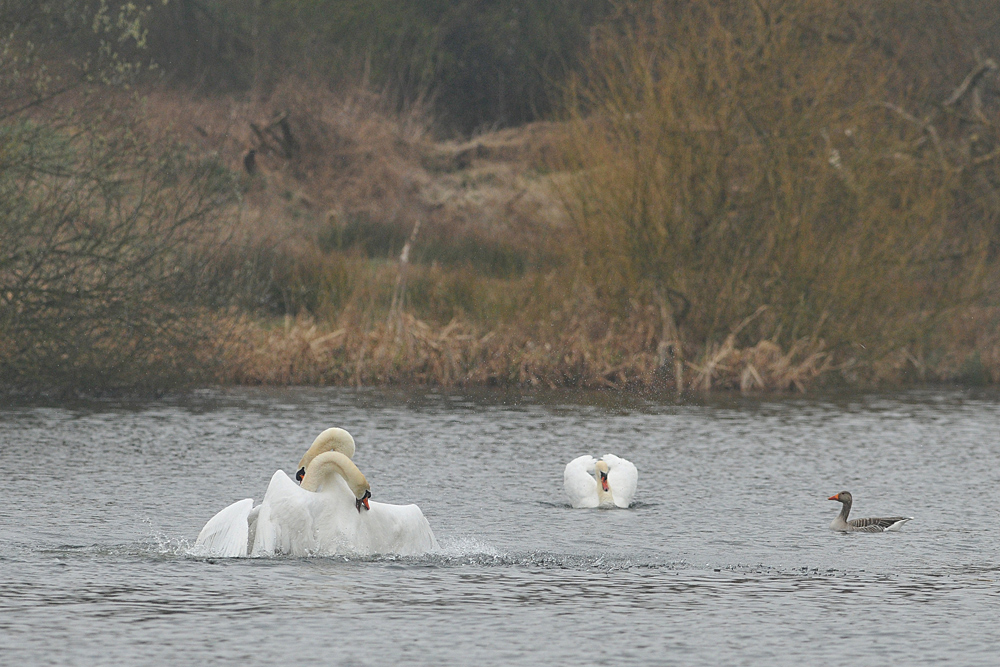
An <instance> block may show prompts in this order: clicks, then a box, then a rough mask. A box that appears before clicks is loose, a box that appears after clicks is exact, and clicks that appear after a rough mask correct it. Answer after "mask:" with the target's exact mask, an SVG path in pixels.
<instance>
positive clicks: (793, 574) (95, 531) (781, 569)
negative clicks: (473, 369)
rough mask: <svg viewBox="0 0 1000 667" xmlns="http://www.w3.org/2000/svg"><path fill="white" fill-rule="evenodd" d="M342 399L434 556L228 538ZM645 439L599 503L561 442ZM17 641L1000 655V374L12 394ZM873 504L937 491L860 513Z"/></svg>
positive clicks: (416, 652)
mask: <svg viewBox="0 0 1000 667" xmlns="http://www.w3.org/2000/svg"><path fill="white" fill-rule="evenodd" d="M331 425H341V426H344V427H346V428H348V429H349V430H350V431H351V432H352V433H353V434H354V435H355V438H356V439H357V442H358V453H357V455H356V457H355V460H356V461H357V462H358V464H359V466H360V467H361V469H362V470H363V471H364V472H365V473H366V475H367V476H368V478H369V480H371V482H372V487H373V493H374V494H375V497H376V499H378V500H383V501H386V502H399V503H402V502H416V503H418V504H420V506H421V507H422V508H423V510H424V512H425V514H426V515H427V516H428V519H429V520H430V522H431V525H432V526H433V527H434V529H435V532H436V534H437V535H438V538H439V540H440V541H441V543H442V547H443V550H442V553H439V554H434V555H432V556H428V557H426V558H419V559H399V558H370V559H346V558H306V559H292V558H274V559H236V560H225V559H200V558H193V557H190V556H188V555H187V552H188V549H189V547H190V544H191V542H193V540H194V537H195V536H196V535H197V533H198V530H199V529H200V528H201V526H202V524H203V523H204V522H205V521H206V520H207V519H208V518H209V517H210V516H211V515H212V514H213V513H214V512H215V511H217V510H218V509H220V508H221V507H223V506H224V505H226V504H228V503H229V502H232V501H234V500H237V499H240V498H244V497H248V496H253V497H255V498H256V499H257V500H259V499H260V498H261V496H262V495H263V492H264V489H265V487H266V485H267V481H268V479H269V478H270V476H271V473H273V472H274V470H275V469H277V468H284V469H285V470H286V471H287V470H290V469H291V467H292V466H293V465H294V464H295V463H296V462H297V461H298V459H299V457H300V456H301V453H302V451H303V449H304V448H305V447H306V446H307V445H308V443H309V442H310V441H311V440H312V438H313V437H314V436H315V434H316V433H318V432H319V431H320V430H321V429H322V428H325V427H327V426H331ZM605 451H613V452H616V453H618V454H620V455H622V456H625V457H626V458H629V459H630V460H632V461H633V462H635V463H636V465H637V466H638V468H639V473H640V476H639V491H638V494H637V501H638V502H637V504H636V506H635V507H634V508H632V509H630V510H627V511H585V510H572V509H570V508H569V507H568V505H567V504H566V503H565V501H564V500H563V498H562V490H561V484H562V482H561V477H562V466H563V465H564V464H565V463H566V462H567V461H568V460H569V459H570V458H572V457H573V456H575V455H577V454H580V453H584V452H590V453H594V454H598V453H603V452H605ZM0 463H2V470H3V471H4V474H3V476H2V477H0V655H3V656H4V662H5V663H7V664H18V663H23V664H108V663H114V662H126V663H136V662H141V663H146V664H173V663H177V662H181V663H190V662H194V661H208V662H211V663H230V662H234V661H241V662H246V663H250V664H264V663H281V664H284V663H293V662H303V663H306V662H317V661H320V662H321V663H323V664H343V665H381V664H435V665H436V664H505V665H511V664H531V665H534V664H567V663H570V662H573V663H578V662H591V663H594V664H598V665H602V664H608V665H621V664H667V665H670V664H677V665H688V664H693V665H717V664H761V665H764V664H766V665H777V664H784V665H801V664H817V663H819V662H820V661H833V660H837V661H841V662H846V661H849V662H851V663H852V664H861V665H865V664H872V665H875V664H927V663H932V662H941V661H946V660H947V661H950V662H954V663H956V664H963V665H975V664H983V665H987V664H995V663H996V656H995V652H994V648H993V647H994V646H995V645H997V643H998V640H1000V629H998V628H997V623H996V618H997V614H996V610H997V605H998V603H1000V599H998V598H1000V583H998V582H1000V565H998V563H1000V558H998V557H1000V539H998V538H997V531H996V526H997V518H998V516H997V509H996V508H997V502H998V500H1000V493H998V484H997V482H998V481H1000V480H998V478H1000V466H998V464H1000V400H998V397H997V395H995V394H991V393H978V394H974V393H969V392H963V391H957V390H955V391H922V392H910V393H905V394H900V395H869V396H861V397H858V396H847V395H844V396H837V395H829V396H821V397H807V398H801V397H794V398H784V399H753V398H742V397H724V398H721V399H711V400H705V401H702V402H698V403H688V404H684V405H675V404H672V403H670V402H662V401H657V400H647V399H640V398H636V397H623V396H620V395H614V394H598V393H570V392H548V393H538V394H532V395H529V396H519V395H515V394H504V393H497V392H473V393H465V394H457V393H454V394H453V393H441V392H404V391H373V390H361V391H344V390H307V389H301V390H276V391H267V390H239V391H226V392H200V393H198V394H196V395H194V396H190V397H185V398H177V399H165V400H158V401H149V402H131V403H130V402H110V401H109V402H98V403H83V404H72V405H63V404H49V405H42V404H37V403H36V404H27V405H13V406H7V407H5V408H0ZM842 489H848V490H851V491H852V492H853V493H854V496H855V499H856V502H855V507H856V510H855V512H856V513H857V515H858V516H860V515H865V514H879V513H893V514H897V513H898V514H905V515H912V516H915V517H916V519H915V520H914V521H912V522H911V523H910V524H908V525H907V526H906V528H905V529H904V530H903V531H902V532H899V533H894V534H886V535H840V534H835V533H831V532H829V531H828V530H827V529H826V526H827V525H828V524H829V522H830V520H831V519H832V518H833V516H834V514H835V513H836V511H837V509H838V508H839V506H838V505H836V503H831V502H828V501H826V500H825V499H826V497H827V496H829V495H831V494H833V493H835V492H837V491H840V490H842Z"/></svg>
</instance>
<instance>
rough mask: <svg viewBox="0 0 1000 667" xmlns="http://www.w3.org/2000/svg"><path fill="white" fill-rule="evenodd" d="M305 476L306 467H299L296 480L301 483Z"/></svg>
mask: <svg viewBox="0 0 1000 667" xmlns="http://www.w3.org/2000/svg"><path fill="white" fill-rule="evenodd" d="M305 476H306V469H305V468H299V471H298V472H297V473H295V481H296V482H298V483H299V484H301V483H302V478H303V477H305Z"/></svg>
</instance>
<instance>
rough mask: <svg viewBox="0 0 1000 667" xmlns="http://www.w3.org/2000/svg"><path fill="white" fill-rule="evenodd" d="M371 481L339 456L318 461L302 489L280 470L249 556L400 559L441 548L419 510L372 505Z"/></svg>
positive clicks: (269, 489)
mask: <svg viewBox="0 0 1000 667" xmlns="http://www.w3.org/2000/svg"><path fill="white" fill-rule="evenodd" d="M370 497H371V490H370V488H369V486H368V480H366V479H365V476H364V475H363V474H361V471H360V470H358V467H357V466H356V465H354V463H353V462H352V461H351V460H350V459H349V458H347V457H346V456H344V455H343V454H341V453H339V452H326V453H324V454H320V455H318V456H316V457H315V458H314V459H313V460H312V462H311V463H310V464H309V466H308V467H307V468H306V474H305V477H304V478H303V479H302V486H296V485H295V483H294V482H292V481H291V480H290V479H289V478H288V477H287V476H286V475H285V474H284V473H283V472H281V471H280V470H279V471H278V472H276V473H274V476H273V477H272V478H271V484H270V485H269V486H268V487H267V494H266V495H265V496H264V502H262V503H261V505H260V512H259V515H258V518H257V530H256V536H255V538H254V542H253V549H252V551H251V554H252V555H254V556H257V555H272V554H287V555H291V556H307V555H332V554H357V555H372V554H399V555H403V556H413V555H418V554H423V553H427V552H428V551H433V550H436V549H437V548H438V544H437V540H435V539H434V533H433V532H432V531H431V527H430V524H428V523H427V519H426V518H425V517H424V514H423V512H421V511H420V508H419V507H417V506H416V505H389V504H386V503H377V502H369V500H368V498H370Z"/></svg>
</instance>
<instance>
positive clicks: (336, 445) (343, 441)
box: [296, 428, 354, 470]
mask: <svg viewBox="0 0 1000 667" xmlns="http://www.w3.org/2000/svg"><path fill="white" fill-rule="evenodd" d="M325 452H340V453H341V454H343V455H344V456H346V457H347V458H349V459H350V458H354V438H353V437H351V434H350V433H348V432H347V431H345V430H344V429H342V428H328V429H326V430H325V431H323V432H322V433H320V434H319V435H317V436H316V439H315V440H313V443H312V445H310V446H309V449H307V450H306V453H305V454H303V455H302V460H300V461H299V465H298V467H297V468H296V470H302V469H303V468H308V467H309V464H310V463H312V462H313V459H315V458H316V457H317V456H319V455H320V454H323V453H325Z"/></svg>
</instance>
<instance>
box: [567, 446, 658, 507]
mask: <svg viewBox="0 0 1000 667" xmlns="http://www.w3.org/2000/svg"><path fill="white" fill-rule="evenodd" d="M638 479H639V472H638V471H637V470H636V469H635V466H634V465H633V464H632V462H631V461H626V460H625V459H623V458H620V457H618V456H615V455H614V454H605V455H604V456H603V457H602V459H601V460H600V461H598V460H597V459H595V458H594V457H593V456H590V455H589V454H584V455H583V456H578V457H576V458H575V459H573V460H572V461H570V462H569V463H567V464H566V470H564V471H563V488H564V489H565V490H566V496H567V497H568V498H569V502H570V504H571V505H573V507H577V508H580V507H628V506H629V505H631V504H632V498H633V497H634V496H635V485H636V482H637V481H638Z"/></svg>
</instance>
